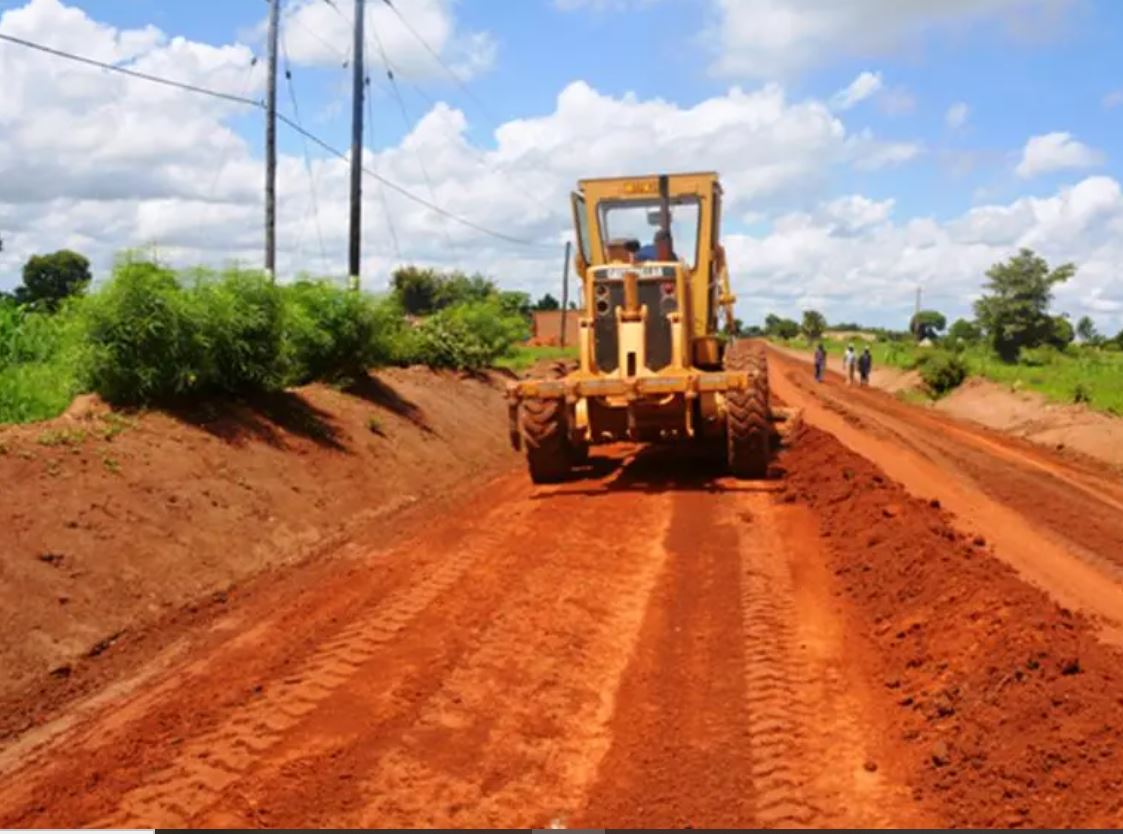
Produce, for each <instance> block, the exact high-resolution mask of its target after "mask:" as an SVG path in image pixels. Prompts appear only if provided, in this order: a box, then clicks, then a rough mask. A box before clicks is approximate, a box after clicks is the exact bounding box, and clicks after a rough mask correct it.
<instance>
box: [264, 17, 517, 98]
mask: <svg viewBox="0 0 1123 834" xmlns="http://www.w3.org/2000/svg"><path fill="white" fill-rule="evenodd" d="M453 6H454V2H453V0H412V2H410V3H408V4H401V7H400V12H401V14H402V16H403V17H404V18H405V20H406V21H408V23H409V26H408V27H407V26H406V25H405V23H403V22H402V19H401V18H399V17H398V15H396V14H395V13H394V11H393V9H391V8H390V7H389V6H387V5H386V4H385V3H381V2H371V3H367V4H366V31H367V33H368V34H367V40H368V43H367V45H366V47H365V48H366V49H368V50H373V54H371V55H369V56H368V60H369V61H370V62H371V63H372V64H373V65H378V64H380V63H381V60H382V59H381V56H380V51H379V49H378V48H377V47H378V43H379V42H381V45H382V47H383V48H384V49H385V51H386V57H387V60H389V62H390V64H391V66H392V67H393V68H394V69H395V70H396V71H398V72H400V73H401V74H402V75H403V76H406V77H408V78H411V79H414V80H417V81H426V80H430V79H439V80H442V81H448V80H449V78H448V74H447V72H446V71H445V70H444V69H443V68H442V67H441V65H440V63H439V62H438V61H437V60H436V59H435V58H434V57H433V55H432V54H430V52H429V50H428V49H427V48H426V44H427V45H428V46H429V47H430V48H431V49H432V50H433V51H434V52H436V53H437V54H438V55H440V56H441V58H442V60H443V61H444V62H445V63H446V64H448V65H450V66H451V67H452V69H453V70H454V71H455V72H456V73H457V74H458V75H460V76H461V77H462V78H470V77H472V76H475V75H479V74H480V73H481V72H484V71H486V70H488V69H490V68H491V66H492V65H493V64H494V61H495V53H496V46H495V41H494V39H493V38H492V37H491V35H490V34H488V33H486V32H463V31H461V30H459V29H458V28H457V24H456V17H455V15H454V13H453ZM352 14H353V6H352V4H351V3H346V2H339V3H335V4H328V3H325V2H324V0H295V2H292V3H291V4H289V5H288V7H287V8H286V9H285V14H284V18H283V20H282V22H281V32H282V36H283V38H284V42H285V47H286V50H287V52H288V55H289V57H290V58H291V59H292V60H293V61H294V62H295V63H297V64H308V65H322V66H328V65H331V66H336V65H339V64H341V63H343V62H345V61H347V60H349V58H350V55H351V43H352V40H353V38H352V23H351V20H350V19H349V16H350V15H352ZM410 28H412V29H413V30H414V31H415V32H416V33H417V35H420V36H421V39H418V38H417V37H415V35H414V34H413V32H410ZM422 41H424V43H422Z"/></svg>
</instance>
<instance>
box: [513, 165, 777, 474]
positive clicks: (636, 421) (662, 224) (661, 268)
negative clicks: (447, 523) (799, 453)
mask: <svg viewBox="0 0 1123 834" xmlns="http://www.w3.org/2000/svg"><path fill="white" fill-rule="evenodd" d="M721 198H722V190H721V184H720V183H719V181H718V177H717V175H716V174H713V173H697V174H672V175H654V176H644V177H620V178H610V179H587V180H582V181H581V182H580V183H579V185H578V189H577V191H576V192H574V194H573V198H572V199H573V219H574V224H575V227H576V240H577V248H576V265H577V271H578V274H579V275H580V278H581V289H582V293H581V296H582V306H583V309H582V310H581V311H579V316H580V317H579V324H580V327H579V334H580V337H579V349H580V357H579V358H580V362H579V366H578V368H577V369H576V370H574V371H573V372H571V373H568V374H565V375H562V376H558V377H556V378H549V379H526V380H521V381H519V382H517V383H512V384H511V386H510V387H509V389H508V403H509V407H510V433H511V442H512V444H513V445H514V446H515V448H516V449H519V448H520V447H525V449H526V456H527V463H528V466H529V469H530V475H531V478H532V479H533V480H534V481H535V482H536V483H550V482H556V481H559V480H562V479H564V478H565V477H566V476H567V475H568V474H569V472H570V471H571V469H572V467H574V466H576V465H579V464H581V463H582V462H584V460H585V459H586V458H587V456H588V452H589V447H590V446H591V445H595V444H600V443H612V442H619V441H639V442H686V441H691V440H695V441H702V442H713V443H715V444H724V449H725V457H726V462H727V464H728V469H729V472H730V473H731V474H733V475H735V476H737V477H742V478H761V477H764V475H765V473H766V471H767V469H768V463H769V455H770V442H771V436H772V426H771V422H772V414H771V409H770V405H769V398H768V373H767V367H766V364H765V358H764V355H763V352H761V351H758V350H756V349H754V348H753V347H752V346H751V345H750V344H749V343H747V342H742V341H736V340H733V339H732V338H731V337H732V331H733V303H734V300H735V299H734V297H733V295H732V293H731V292H730V288H729V274H728V271H727V269H726V264H725V252H724V249H723V248H722V245H721V240H720V224H721ZM719 320H720V321H721V325H723V327H722V326H719ZM723 329H724V332H722V330H723Z"/></svg>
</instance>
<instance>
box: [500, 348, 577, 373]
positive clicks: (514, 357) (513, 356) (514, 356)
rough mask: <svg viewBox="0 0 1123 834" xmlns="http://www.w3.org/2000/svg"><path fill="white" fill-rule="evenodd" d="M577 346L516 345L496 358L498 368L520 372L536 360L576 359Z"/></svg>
mask: <svg viewBox="0 0 1123 834" xmlns="http://www.w3.org/2000/svg"><path fill="white" fill-rule="evenodd" d="M576 358H577V348H576V347H564V348H563V347H549V346H541V345H515V346H514V347H512V348H511V349H510V350H509V351H508V352H507V353H506V354H505V355H504V356H501V357H499V358H498V359H497V360H495V366H496V367H497V368H506V369H507V370H509V371H514V372H516V373H518V372H519V371H525V370H526V369H527V368H531V367H533V366H534V364H535V363H536V362H542V361H549V360H552V359H576Z"/></svg>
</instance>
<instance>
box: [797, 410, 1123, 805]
mask: <svg viewBox="0 0 1123 834" xmlns="http://www.w3.org/2000/svg"><path fill="white" fill-rule="evenodd" d="M785 461H786V462H785V468H787V469H788V470H789V472H790V478H789V484H790V486H789V490H790V492H789V495H790V496H791V499H792V500H799V501H801V502H805V503H807V504H809V505H810V506H812V507H813V508H815V509H816V510H817V511H818V513H819V517H820V519H821V530H820V533H821V535H822V536H823V537H824V539H825V540H826V543H827V544H828V552H829V554H830V557H831V560H832V567H833V569H834V572H835V573H836V575H837V576H838V577H839V579H840V581H841V585H842V587H843V588H844V590H843V591H842V593H844V595H845V596H847V597H849V598H850V600H851V601H852V602H854V603H855V604H854V605H853V606H852V607H851V608H852V611H853V612H854V613H853V616H854V617H855V618H856V619H858V620H860V622H859V623H857V626H858V628H857V629H856V631H857V632H864V633H865V634H866V635H868V641H869V643H868V645H867V646H866V647H865V648H866V650H865V651H864V652H863V654H864V655H867V656H868V657H869V658H870V661H869V662H870V663H871V664H873V665H874V666H875V667H877V669H878V671H877V674H878V677H879V679H880V680H881V681H882V683H883V689H882V693H883V696H882V697H883V699H884V709H885V710H887V711H897V712H898V714H899V715H902V714H903V721H902V722H901V723H902V724H903V726H904V728H905V729H904V730H903V732H902V734H901V737H900V739H886V740H885V745H884V746H885V747H886V749H887V750H888V753H887V755H889V756H891V757H894V758H899V759H900V763H901V765H902V766H903V767H904V769H905V770H906V771H910V772H911V774H912V775H911V778H910V782H911V783H912V784H914V785H916V786H917V787H916V789H915V792H914V797H915V798H916V799H917V800H918V801H920V802H924V803H927V804H931V805H933V806H935V807H936V808H937V809H938V813H939V815H940V816H941V817H942V818H944V819H946V820H947V823H948V824H950V825H953V826H972V827H992V826H1026V827H1067V826H1072V825H1081V826H1090V827H1104V826H1111V825H1117V824H1119V822H1120V820H1121V819H1123V817H1121V814H1123V790H1121V789H1123V697H1121V696H1120V692H1121V691H1123V686H1121V684H1123V672H1121V671H1120V670H1121V669H1123V654H1121V653H1120V652H1118V651H1116V650H1114V649H1111V648H1109V647H1107V646H1105V645H1104V644H1102V643H1100V642H1098V641H1097V640H1096V637H1095V627H1094V626H1093V625H1092V624H1091V623H1089V622H1088V621H1086V620H1085V619H1083V618H1082V617H1080V616H1078V615H1075V614H1073V613H1071V612H1069V611H1067V610H1065V609H1062V608H1060V607H1058V606H1057V605H1055V604H1054V603H1052V602H1051V601H1050V600H1049V598H1048V597H1047V596H1046V594H1045V593H1044V592H1042V591H1040V590H1038V589H1036V588H1035V587H1033V586H1030V585H1028V584H1026V583H1024V582H1022V581H1020V580H1019V579H1018V578H1017V576H1016V575H1015V574H1014V572H1013V571H1012V570H1011V569H1010V568H1009V567H1007V566H1006V565H1005V564H1004V563H1002V562H1000V561H999V560H997V559H996V558H994V557H993V556H991V555H990V554H989V553H988V550H987V547H986V541H985V539H984V538H983V537H981V536H973V535H966V534H963V533H959V532H956V531H955V530H954V529H953V528H952V526H951V524H950V521H951V519H950V517H949V516H948V515H947V514H946V513H945V512H944V511H942V510H941V509H940V508H939V503H938V502H936V501H932V502H925V501H922V500H918V499H916V498H912V497H910V496H909V495H908V494H906V493H905V491H904V490H903V489H902V488H901V487H900V486H899V485H897V484H895V483H893V482H890V481H889V480H888V479H887V478H886V477H885V476H884V475H883V474H882V473H881V471H880V470H879V469H877V468H876V467H875V466H874V465H873V464H871V463H870V462H869V461H867V460H865V459H864V458H861V457H859V456H857V455H855V454H853V453H851V452H849V451H847V450H844V449H842V448H841V447H840V446H839V444H838V443H837V442H835V441H834V440H833V439H832V438H831V437H830V436H828V435H825V434H822V433H821V432H819V431H817V430H815V429H811V428H808V429H806V430H804V432H803V434H802V436H801V437H800V439H799V440H798V442H797V443H795V444H794V448H793V449H792V450H791V451H790V452H788V453H787V456H786V458H785ZM1073 523H1074V524H1076V523H1079V521H1078V520H1077V519H1073ZM858 650H859V651H861V648H860V647H859V649H858Z"/></svg>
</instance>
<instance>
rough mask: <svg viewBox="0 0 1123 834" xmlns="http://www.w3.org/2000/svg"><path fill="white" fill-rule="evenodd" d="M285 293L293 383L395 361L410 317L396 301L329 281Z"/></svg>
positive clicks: (353, 373) (336, 377)
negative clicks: (400, 335) (402, 312)
mask: <svg viewBox="0 0 1123 834" xmlns="http://www.w3.org/2000/svg"><path fill="white" fill-rule="evenodd" d="M283 294H284V300H285V327H284V335H285V345H286V360H287V362H288V365H289V378H290V381H291V382H294V383H303V382H309V381H311V380H313V379H325V380H329V381H338V380H343V379H348V378H354V377H355V376H358V375H361V374H364V373H366V371H367V369H368V368H370V367H373V366H375V365H381V364H385V363H387V362H389V361H392V360H393V359H394V352H395V347H394V346H395V344H396V342H397V336H398V332H399V331H400V330H401V329H402V328H403V327H404V321H403V320H402V315H401V311H400V309H398V308H397V307H396V306H395V305H394V304H393V302H392V301H379V300H376V299H373V298H372V297H370V296H368V295H364V294H361V293H356V292H353V291H350V290H347V289H344V288H342V287H337V286H335V285H333V284H331V283H329V282H327V281H300V282H297V283H296V284H293V285H291V286H288V287H285V288H284V290H283Z"/></svg>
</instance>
